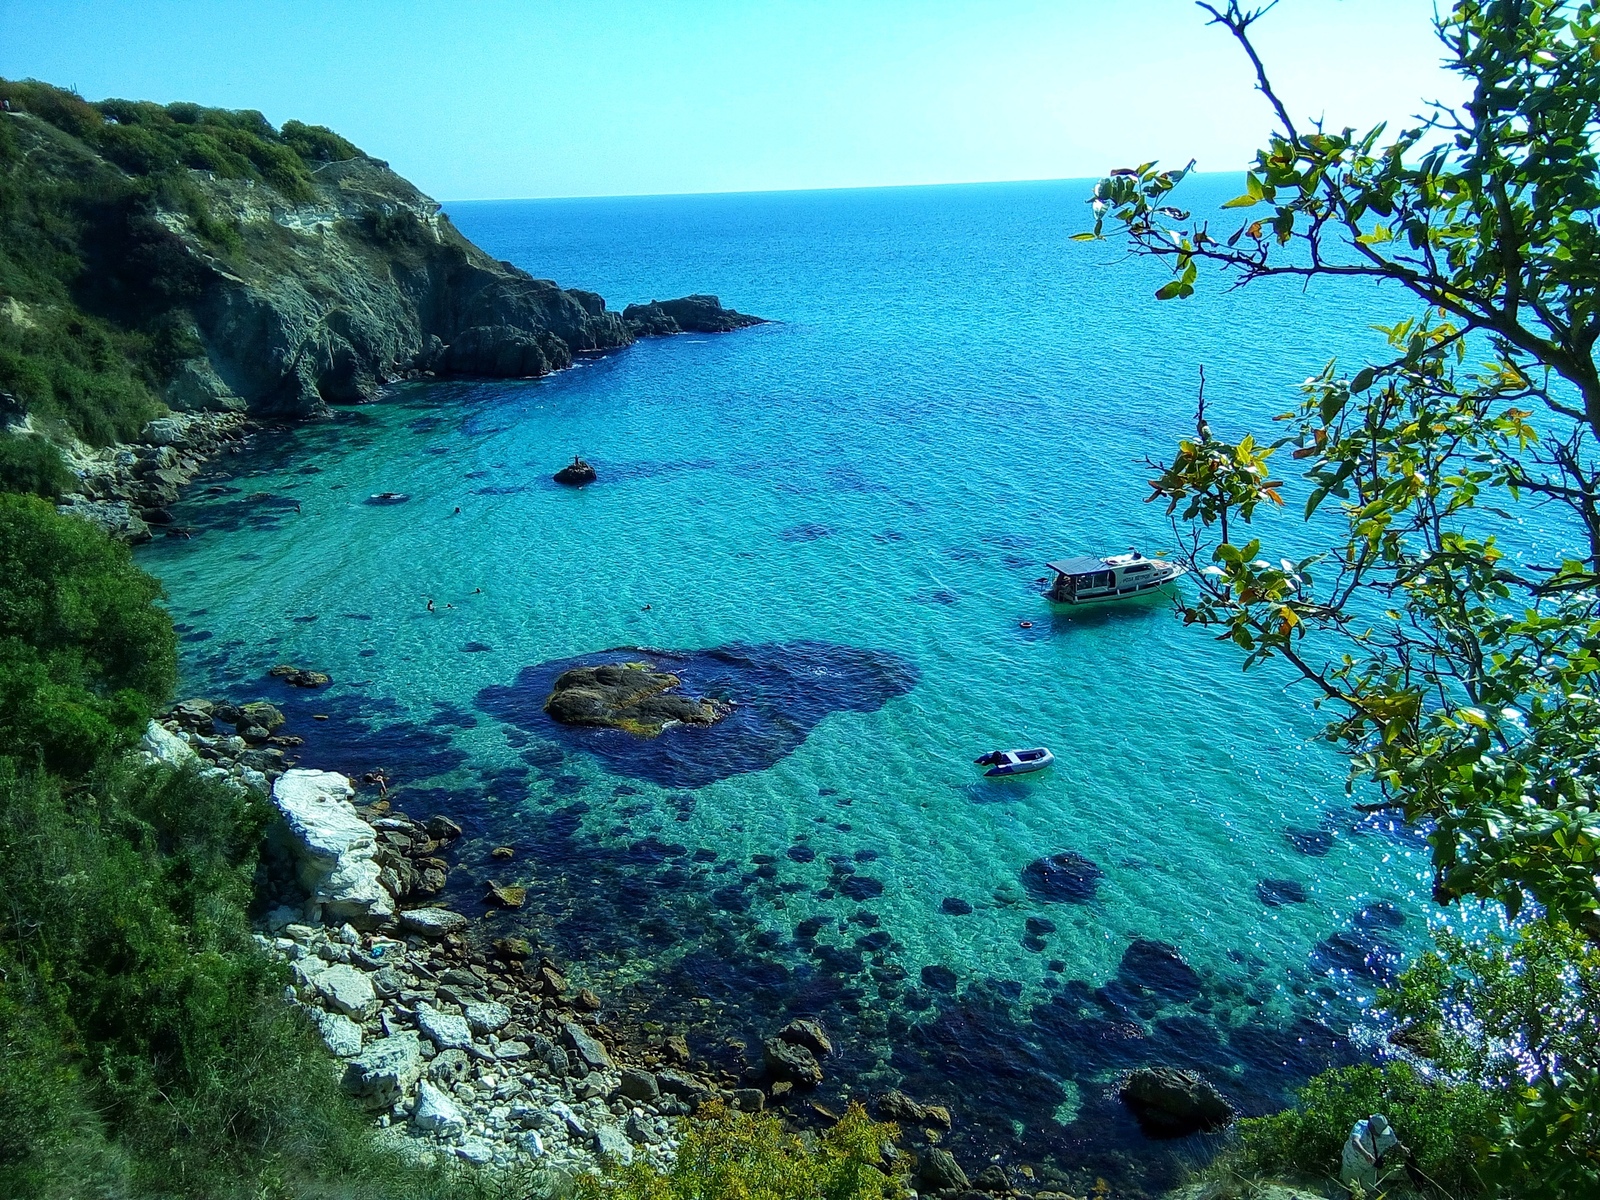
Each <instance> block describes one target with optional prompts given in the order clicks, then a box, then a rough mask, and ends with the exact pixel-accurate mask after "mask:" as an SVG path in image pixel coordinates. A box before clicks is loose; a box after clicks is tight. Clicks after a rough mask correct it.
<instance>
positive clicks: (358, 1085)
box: [341, 1030, 423, 1108]
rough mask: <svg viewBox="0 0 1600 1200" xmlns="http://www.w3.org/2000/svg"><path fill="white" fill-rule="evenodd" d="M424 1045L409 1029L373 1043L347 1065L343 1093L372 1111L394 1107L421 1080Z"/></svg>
mask: <svg viewBox="0 0 1600 1200" xmlns="http://www.w3.org/2000/svg"><path fill="white" fill-rule="evenodd" d="M422 1068H423V1060H422V1042H421V1041H420V1040H419V1039H418V1037H417V1035H416V1034H414V1033H412V1032H410V1031H409V1030H407V1031H406V1032H404V1033H392V1034H390V1035H389V1036H388V1037H383V1038H378V1039H377V1040H376V1041H374V1042H370V1043H368V1045H367V1048H366V1049H365V1050H363V1051H362V1052H361V1053H360V1054H358V1055H356V1057H355V1058H352V1059H351V1060H350V1061H349V1063H347V1064H346V1066H345V1069H344V1077H343V1079H342V1081H341V1082H342V1085H343V1087H344V1090H345V1091H346V1092H348V1093H349V1094H350V1095H352V1096H354V1097H355V1098H356V1099H357V1100H359V1101H361V1102H362V1103H364V1104H366V1105H367V1106H368V1107H369V1108H392V1107H394V1105H395V1104H396V1103H397V1102H398V1101H399V1100H401V1099H402V1098H403V1097H404V1096H405V1094H406V1093H407V1092H409V1091H410V1090H411V1089H412V1088H413V1087H414V1086H416V1082H417V1080H419V1079H421V1078H422Z"/></svg>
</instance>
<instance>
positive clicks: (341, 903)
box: [272, 770, 395, 928]
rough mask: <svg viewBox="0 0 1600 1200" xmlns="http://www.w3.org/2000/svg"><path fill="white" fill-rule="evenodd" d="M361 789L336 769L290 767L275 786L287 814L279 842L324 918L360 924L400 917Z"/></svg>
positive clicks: (280, 811)
mask: <svg viewBox="0 0 1600 1200" xmlns="http://www.w3.org/2000/svg"><path fill="white" fill-rule="evenodd" d="M354 795H355V789H354V788H353V787H351V786H350V781H349V780H348V779H346V778H345V777H344V776H343V775H340V774H338V773H337V772H334V771H305V770H291V771H286V772H284V774H283V775H282V776H280V777H279V779H278V781H277V782H276V783H275V784H273V786H272V802H273V804H274V805H275V806H276V807H277V810H278V815H279V816H280V817H281V818H282V819H283V826H282V829H281V830H280V831H279V835H278V841H279V843H280V844H281V845H282V846H283V847H284V848H285V850H286V851H287V853H288V855H289V857H290V858H291V859H292V860H293V862H294V864H295V870H296V874H297V875H298V877H299V880H300V883H301V885H302V886H303V887H304V888H305V889H306V891H307V892H309V893H310V895H311V900H312V902H313V903H314V904H317V905H320V906H321V909H322V913H323V918H324V920H333V921H348V922H350V923H351V924H352V925H355V926H357V927H358V928H359V927H373V926H377V925H382V924H383V923H385V922H387V921H389V920H390V919H391V918H393V916H394V911H395V905H394V897H393V896H392V895H390V894H389V892H388V890H387V889H386V888H385V887H384V886H383V884H382V883H381V882H380V881H379V878H378V876H379V874H380V873H381V868H380V867H379V866H378V862H377V858H376V857H375V855H376V852H377V839H376V837H375V835H374V833H373V828H372V826H371V825H369V824H367V823H366V822H365V821H363V820H362V819H361V818H360V816H358V815H357V814H356V810H355V806H354V805H352V804H351V803H350V800H351V798H352V797H353V796H354Z"/></svg>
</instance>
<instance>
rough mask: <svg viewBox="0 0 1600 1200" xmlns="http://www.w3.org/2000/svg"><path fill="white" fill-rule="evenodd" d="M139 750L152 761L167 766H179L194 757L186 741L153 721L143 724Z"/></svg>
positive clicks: (192, 759) (191, 760)
mask: <svg viewBox="0 0 1600 1200" xmlns="http://www.w3.org/2000/svg"><path fill="white" fill-rule="evenodd" d="M139 751H140V753H142V754H143V755H144V756H145V757H146V758H148V759H150V760H151V761H152V762H157V763H163V764H165V765H166V766H169V767H181V766H183V765H184V764H185V763H190V762H193V761H194V759H195V752H194V751H193V750H192V749H190V747H189V743H188V742H186V741H184V740H183V739H182V738H181V737H179V736H178V735H177V734H175V733H173V732H172V731H171V730H170V729H168V728H166V726H164V725H160V724H158V723H157V722H155V721H151V722H150V724H148V725H146V726H145V730H144V736H143V737H142V738H140V739H139Z"/></svg>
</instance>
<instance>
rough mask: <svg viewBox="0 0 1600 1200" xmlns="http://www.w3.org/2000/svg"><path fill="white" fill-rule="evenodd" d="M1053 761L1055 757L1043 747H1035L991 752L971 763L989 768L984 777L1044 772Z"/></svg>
mask: <svg viewBox="0 0 1600 1200" xmlns="http://www.w3.org/2000/svg"><path fill="white" fill-rule="evenodd" d="M1055 760H1056V756H1055V755H1054V754H1051V753H1050V751H1048V750H1046V749H1045V748H1044V747H1043V746H1035V747H1033V749H1031V750H991V751H990V752H989V753H988V754H984V755H982V756H980V757H978V758H975V759H973V760H972V761H973V762H975V763H977V764H978V766H980V767H988V768H989V769H988V770H987V771H985V772H984V774H985V775H1026V774H1028V773H1029V772H1030V771H1042V770H1044V769H1045V768H1046V767H1048V766H1049V765H1050V764H1051V763H1053V762H1055Z"/></svg>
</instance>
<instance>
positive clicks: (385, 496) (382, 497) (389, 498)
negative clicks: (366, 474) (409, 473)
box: [367, 492, 411, 504]
mask: <svg viewBox="0 0 1600 1200" xmlns="http://www.w3.org/2000/svg"><path fill="white" fill-rule="evenodd" d="M409 499H411V497H410V496H408V495H406V493H404V492H373V493H372V495H370V496H368V497H367V503H368V504H404V503H405V502H406V501H407V500H409Z"/></svg>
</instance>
